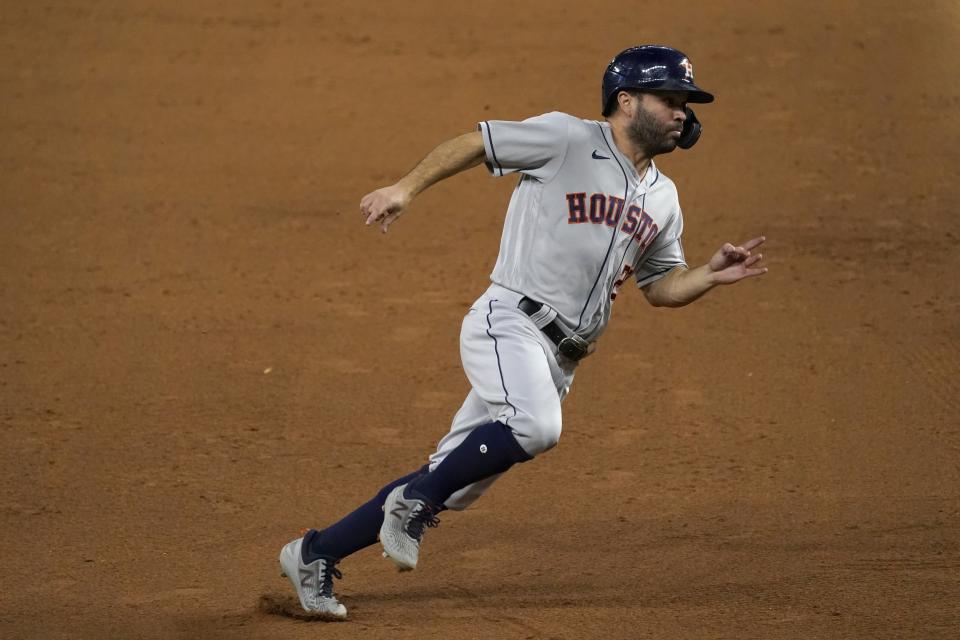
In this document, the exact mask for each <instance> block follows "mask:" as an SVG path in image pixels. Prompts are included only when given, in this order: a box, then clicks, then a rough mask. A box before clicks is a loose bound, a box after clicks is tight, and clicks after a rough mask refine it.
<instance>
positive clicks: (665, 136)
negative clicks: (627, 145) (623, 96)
mask: <svg viewBox="0 0 960 640" xmlns="http://www.w3.org/2000/svg"><path fill="white" fill-rule="evenodd" d="M681 127H682V125H681V123H679V122H677V121H675V120H670V121H664V120H663V119H661V118H659V117H658V116H657V114H656V113H653V112H650V111H648V110H647V108H646V107H645V106H644V104H643V101H641V102H640V104H639V105H638V106H637V109H636V111H635V112H634V114H633V118H632V119H631V120H630V124H629V126H628V127H627V133H628V135H629V136H630V139H631V140H632V141H633V143H634V144H636V145H637V146H638V147H640V148H641V149H643V150H644V152H645V154H646V155H647V157H648V158H649V157H653V156H655V155H658V154H661V153H670V152H671V151H673V150H674V149H676V148H677V136H676V135H675V134H673V135H671V132H673V131H679V130H680V128H681Z"/></svg>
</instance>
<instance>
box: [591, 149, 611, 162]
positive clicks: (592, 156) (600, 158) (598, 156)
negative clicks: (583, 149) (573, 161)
mask: <svg viewBox="0 0 960 640" xmlns="http://www.w3.org/2000/svg"><path fill="white" fill-rule="evenodd" d="M590 157H591V158H593V159H594V160H609V159H610V158H608V157H607V156H602V155H600V154H599V153H597V150H596V149H594V150H593V153H592V154H590Z"/></svg>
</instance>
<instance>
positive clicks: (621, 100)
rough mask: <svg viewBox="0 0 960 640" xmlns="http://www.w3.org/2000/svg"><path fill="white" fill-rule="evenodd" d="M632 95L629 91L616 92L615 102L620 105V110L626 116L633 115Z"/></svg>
mask: <svg viewBox="0 0 960 640" xmlns="http://www.w3.org/2000/svg"><path fill="white" fill-rule="evenodd" d="M634 97H635V96H634V95H633V94H632V93H630V92H629V91H625V90H622V91H618V92H617V104H618V105H619V106H620V111H623V113H624V114H626V115H627V116H630V117H633V110H634V108H635V107H634Z"/></svg>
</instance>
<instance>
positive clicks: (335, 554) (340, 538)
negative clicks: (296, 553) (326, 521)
mask: <svg viewBox="0 0 960 640" xmlns="http://www.w3.org/2000/svg"><path fill="white" fill-rule="evenodd" d="M426 472H427V467H426V466H424V467H422V468H421V469H418V470H417V471H414V472H413V473H409V474H407V475H405V476H403V477H402V478H397V479H396V480H394V481H393V482H391V483H390V484H388V485H386V486H385V487H383V488H382V489H380V491H379V492H378V493H377V495H376V496H374V497H373V498H372V499H371V500H370V501H368V502H366V503H364V504H363V505H361V506H359V507H357V508H356V509H355V510H354V511H352V512H351V513H349V514H347V515H346V516H345V517H343V518H342V519H340V520H339V521H337V522H335V523H334V524H332V525H330V526H329V527H327V528H326V529H324V530H323V531H317V530H316V529H311V530H310V531H309V532H307V534H306V535H305V536H304V537H303V546H302V547H301V548H302V555H303V561H304V563H306V564H310V563H311V562H313V561H314V560H316V559H317V558H319V557H320V556H328V557H331V558H337V559H341V558H346V557H347V556H349V555H350V554H351V553H356V552H357V551H360V549H363V548H365V547H369V546H370V545H372V544H374V543H375V542H376V541H377V534H378V533H380V525H381V524H383V503H384V501H385V500H386V499H387V494H389V493H390V492H391V491H392V490H393V489H394V487H398V486H400V485H402V484H407V483H408V482H410V481H411V480H413V479H414V478H416V477H417V476H420V475H422V474H424V473H426Z"/></svg>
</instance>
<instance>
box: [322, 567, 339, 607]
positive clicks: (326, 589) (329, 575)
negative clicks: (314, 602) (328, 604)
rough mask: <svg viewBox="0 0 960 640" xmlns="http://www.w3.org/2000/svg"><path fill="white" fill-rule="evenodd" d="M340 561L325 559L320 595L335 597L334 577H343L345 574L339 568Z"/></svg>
mask: <svg viewBox="0 0 960 640" xmlns="http://www.w3.org/2000/svg"><path fill="white" fill-rule="evenodd" d="M337 562H339V560H338V561H328V560H324V561H323V571H322V573H323V575H322V576H321V578H322V584H321V586H320V595H321V596H322V597H324V598H333V579H334V578H336V579H337V580H342V579H343V574H342V573H340V570H339V569H337Z"/></svg>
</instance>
